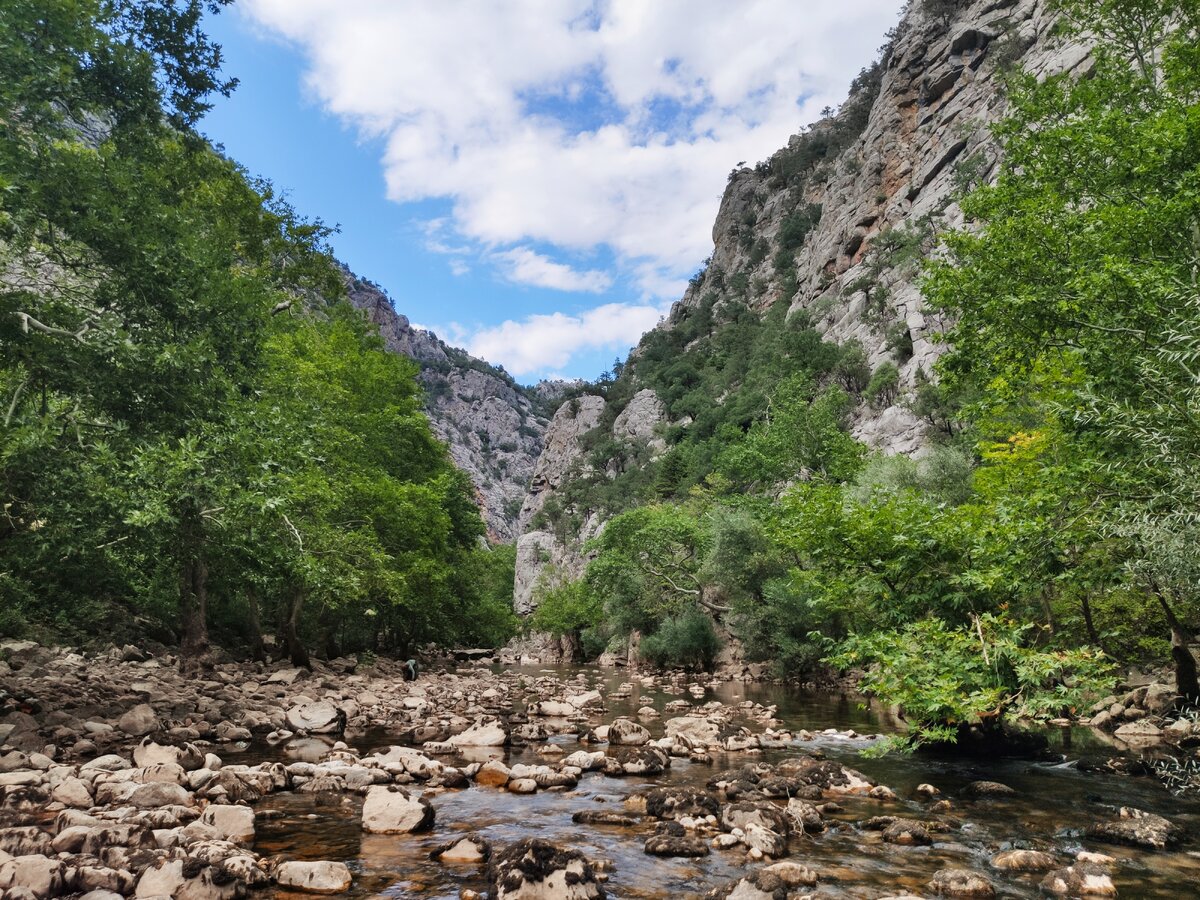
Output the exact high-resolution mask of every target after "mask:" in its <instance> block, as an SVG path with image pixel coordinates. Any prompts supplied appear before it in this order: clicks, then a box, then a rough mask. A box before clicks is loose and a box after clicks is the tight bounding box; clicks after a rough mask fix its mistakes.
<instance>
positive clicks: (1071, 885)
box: [1041, 862, 1117, 897]
mask: <svg viewBox="0 0 1200 900" xmlns="http://www.w3.org/2000/svg"><path fill="white" fill-rule="evenodd" d="M1041 888H1042V893H1043V894H1051V895H1054V896H1060V897H1115V896H1117V887H1116V885H1114V884H1113V880H1112V877H1111V876H1110V875H1109V874H1108V872H1106V871H1105V870H1104V869H1103V868H1102V867H1100V866H1097V865H1092V864H1089V863H1078V862H1077V863H1075V865H1073V866H1068V867H1067V868H1065V869H1058V870H1056V871H1054V872H1051V873H1050V874H1049V875H1047V876H1046V877H1045V878H1043V879H1042V884H1041Z"/></svg>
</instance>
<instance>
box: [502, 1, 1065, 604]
mask: <svg viewBox="0 0 1200 900" xmlns="http://www.w3.org/2000/svg"><path fill="white" fill-rule="evenodd" d="M1053 27H1054V18H1053V15H1052V14H1051V12H1050V11H1049V9H1048V5H1047V2H1046V0H960V2H958V3H957V4H955V3H947V2H936V3H935V2H931V0H914V2H913V3H912V4H911V5H910V6H909V8H908V10H907V12H906V13H905V16H904V19H903V21H902V22H901V23H900V25H899V26H898V27H897V29H896V30H895V32H894V34H893V36H892V38H891V39H890V40H889V43H888V45H887V46H886V47H885V48H884V50H883V52H882V56H881V58H880V59H879V61H878V62H877V63H876V64H875V65H873V66H871V67H868V68H867V69H865V70H864V71H863V73H862V74H861V75H860V76H859V78H858V79H856V81H855V83H854V85H853V86H852V89H851V94H850V96H849V98H848V99H847V101H846V103H845V104H843V106H842V107H841V109H840V110H839V111H838V112H837V113H836V114H833V115H831V116H829V117H827V118H826V119H823V120H822V121H820V122H818V123H816V124H815V125H813V126H812V127H810V128H807V129H805V130H803V131H801V132H800V133H798V134H797V135H795V136H793V137H792V139H791V140H790V141H789V142H788V146H786V147H784V148H782V149H780V150H779V151H778V152H776V153H775V154H773V155H772V156H771V158H770V159H768V160H765V161H764V162H762V163H759V164H758V165H757V166H754V167H743V168H737V169H735V170H734V171H732V172H731V173H730V177H729V183H728V185H727V188H726V190H725V194H724V196H723V199H722V202H721V206H720V210H719V212H718V215H717V219H716V222H715V224H714V226H713V244H714V246H713V252H712V255H711V257H710V259H709V260H707V261H706V263H705V267H704V268H703V269H702V270H701V272H700V273H698V274H697V275H696V277H695V278H693V279H692V282H691V285H690V286H689V288H688V289H687V291H686V292H685V293H684V295H683V297H682V299H680V300H679V301H678V302H677V303H676V304H675V305H674V306H673V307H672V310H671V314H670V315H669V316H668V317H667V319H666V320H665V321H664V322H663V323H661V324H660V325H659V328H661V329H677V328H679V327H681V325H682V324H683V323H684V322H686V321H687V320H688V319H689V317H691V316H694V315H708V312H706V310H707V311H711V310H713V309H717V310H719V309H720V308H721V306H722V304H732V303H741V304H746V305H748V306H749V307H750V308H751V309H753V310H755V311H757V312H759V313H760V314H765V313H766V311H767V310H769V309H771V308H772V307H774V306H776V304H778V303H780V302H781V301H782V302H784V303H786V304H787V308H788V312H789V316H792V315H795V314H802V315H805V316H807V317H808V320H809V321H810V322H811V323H812V325H813V327H815V328H816V329H817V330H818V331H820V332H821V335H822V338H823V340H825V341H828V342H832V343H836V344H838V345H842V346H845V345H847V344H849V343H851V342H857V343H858V344H859V345H861V347H862V350H863V354H864V356H865V359H866V365H867V369H868V372H870V371H878V369H879V367H880V366H881V365H883V364H885V363H891V364H892V365H895V366H896V368H897V370H898V373H897V374H898V378H897V381H898V383H897V384H896V385H895V389H894V390H893V391H890V392H889V393H888V394H886V395H885V396H884V400H883V402H879V398H873V399H874V402H870V403H869V402H867V401H866V400H865V399H860V400H859V403H858V406H857V408H856V409H855V411H854V413H853V431H854V434H855V436H856V437H858V438H859V439H861V440H863V441H864V442H866V443H867V444H869V445H870V446H872V447H874V448H877V449H879V450H882V451H885V452H889V453H910V454H911V453H918V452H920V450H921V449H922V447H923V446H924V445H925V443H926V440H927V433H926V431H927V428H928V427H929V426H928V423H926V422H925V421H922V419H920V418H919V417H918V415H917V414H916V413H915V412H914V411H913V410H912V409H911V408H910V405H911V400H912V397H913V394H914V390H915V388H916V386H917V385H918V384H919V383H920V382H921V381H922V380H923V379H925V378H927V377H931V376H932V374H933V365H934V363H935V361H936V359H937V356H938V355H939V352H940V350H941V346H940V345H939V344H938V343H936V341H935V335H936V334H937V332H938V331H939V329H940V326H941V324H942V323H940V322H939V321H938V319H937V317H936V316H934V315H932V314H931V313H930V312H929V311H927V310H926V309H925V308H924V306H923V303H922V298H921V295H920V290H919V287H918V285H917V275H918V263H919V260H920V259H921V257H923V256H925V255H928V254H929V253H931V252H933V251H934V247H935V245H936V241H935V238H934V235H935V234H936V232H937V231H938V230H939V229H945V228H955V227H959V226H961V225H962V224H963V217H962V213H961V210H960V208H959V205H958V202H957V197H959V196H960V195H961V194H962V193H963V191H964V190H966V189H968V188H970V187H972V186H974V185H977V184H981V183H986V182H987V181H988V180H989V179H990V178H991V177H993V175H994V172H995V170H996V164H997V162H998V150H997V146H996V143H995V141H994V138H993V136H992V133H991V130H990V127H991V125H992V124H993V123H995V122H996V121H997V120H998V119H999V118H1000V117H1001V116H1002V115H1003V114H1004V111H1005V101H1004V95H1003V91H1002V88H1001V82H1002V79H1001V77H1000V76H1001V74H1002V73H1003V71H1004V70H1005V69H1007V68H1009V67H1023V68H1024V69H1026V70H1029V71H1031V72H1034V73H1038V74H1047V73H1050V72H1057V71H1071V70H1076V69H1079V68H1081V67H1085V66H1086V65H1087V64H1088V50H1087V48H1086V47H1080V46H1073V45H1070V44H1066V43H1063V42H1062V41H1060V40H1059V39H1058V38H1057V37H1055V36H1054V35H1053ZM702 307H703V308H704V309H702ZM718 327H719V326H718ZM637 362H638V350H635V351H634V353H633V355H632V356H631V358H630V364H629V365H627V366H626V371H625V373H624V374H623V375H622V378H623V379H625V380H627V381H631V382H632V383H631V384H629V385H627V386H626V388H627V389H626V390H624V391H623V392H622V394H623V396H625V397H632V399H630V400H628V401H627V404H626V405H625V406H624V407H623V408H621V409H615V408H614V406H613V404H612V403H609V404H608V409H607V410H606V409H605V401H604V399H602V398H601V397H599V396H596V397H581V398H578V399H577V400H576V401H573V402H575V403H576V404H577V405H578V409H580V410H585V409H586V410H587V411H588V412H587V413H586V415H585V416H584V419H583V420H582V421H576V420H575V419H573V418H569V417H564V416H563V411H562V409H560V410H559V414H557V415H556V416H555V417H554V419H553V421H552V422H551V425H550V428H549V431H548V433H547V441H546V449H545V450H544V452H543V454H542V457H541V458H540V459H539V460H538V462H537V469H536V473H535V475H534V478H533V481H532V484H531V489H530V493H529V495H528V496H527V497H526V498H525V502H524V505H523V509H522V515H521V519H520V531H521V537H520V538H519V543H518V561H517V582H516V601H517V604H518V608H519V610H520V611H522V612H523V613H524V612H527V611H529V610H532V609H533V608H535V605H536V602H537V596H536V594H537V586H538V584H539V580H540V581H541V582H543V583H545V582H546V581H548V580H550V579H552V578H554V577H559V576H560V575H562V574H566V575H577V574H578V573H579V572H580V571H582V568H583V565H584V558H583V555H582V545H583V541H584V540H585V539H586V537H588V536H590V535H594V534H596V533H597V532H598V530H599V529H600V528H601V527H602V521H601V520H600V518H599V517H598V516H597V515H596V514H595V513H594V512H593V511H591V510H589V509H572V508H570V506H571V503H572V500H571V496H570V494H571V491H570V488H571V486H572V483H573V479H578V478H580V477H581V476H582V475H584V474H585V472H592V473H594V472H595V471H597V470H598V468H605V469H606V471H607V472H608V473H610V477H611V475H612V473H613V472H615V471H618V470H620V468H621V467H622V466H628V465H630V464H634V465H636V464H637V463H638V460H641V461H643V462H644V461H646V460H650V459H653V458H655V456H656V455H657V454H661V453H662V452H663V450H664V449H665V447H666V444H665V443H664V441H663V438H664V436H665V434H666V431H667V429H668V428H670V429H672V430H677V429H680V428H686V427H687V426H688V424H689V421H690V420H688V419H686V418H684V419H681V420H680V421H676V422H667V421H666V418H667V416H666V412H665V410H664V408H663V406H662V404H661V402H660V401H659V398H658V397H657V396H656V395H655V393H654V392H653V391H651V390H648V389H647V386H646V385H645V384H642V383H639V380H638V375H637V371H638V366H637ZM660 387H661V385H660ZM725 399H726V398H725V397H713V398H712V401H713V403H717V404H720V403H723V402H724V401H725ZM564 408H565V407H564ZM589 416H590V417H593V418H594V419H595V424H596V425H599V426H602V427H601V428H599V429H598V430H599V431H603V432H604V434H602V435H600V436H599V437H600V439H599V440H598V439H596V435H595V434H593V435H590V436H588V437H587V439H585V438H584V436H583V435H581V434H580V433H579V432H580V429H581V426H582V424H586V422H588V421H591V418H588V417H589ZM585 446H590V447H598V446H608V447H616V448H619V449H618V450H617V451H615V453H614V456H613V460H612V462H610V463H609V464H608V466H607V467H604V465H603V463H602V462H601V461H598V460H597V458H596V453H595V452H594V451H593V452H591V453H590V454H589V453H585ZM631 447H632V449H630V448H631ZM564 506H565V507H567V508H568V509H567V511H568V513H570V514H569V515H566V516H559V518H558V528H557V529H548V528H547V527H546V525H545V523H544V522H543V521H539V518H540V519H542V520H544V519H545V518H546V517H545V516H544V515H543V516H541V517H539V516H538V513H539V511H542V510H546V509H554V508H561V507H564ZM564 523H566V524H565V525H564Z"/></svg>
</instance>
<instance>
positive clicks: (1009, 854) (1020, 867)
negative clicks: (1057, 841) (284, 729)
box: [992, 850, 1057, 872]
mask: <svg viewBox="0 0 1200 900" xmlns="http://www.w3.org/2000/svg"><path fill="white" fill-rule="evenodd" d="M1055 865H1057V863H1056V862H1055V860H1054V857H1053V856H1052V855H1051V854H1049V853H1043V852H1042V851H1041V850H1006V851H1004V852H1003V853H997V854H996V855H995V856H993V857H992V868H993V869H1001V870H1003V871H1005V872H1045V871H1046V870H1047V869H1053V868H1054V867H1055Z"/></svg>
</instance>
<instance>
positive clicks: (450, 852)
mask: <svg viewBox="0 0 1200 900" xmlns="http://www.w3.org/2000/svg"><path fill="white" fill-rule="evenodd" d="M491 855H492V847H491V844H489V843H488V842H487V841H485V840H484V839H483V838H481V837H480V836H479V835H477V834H468V835H464V836H463V837H460V838H456V839H455V840H453V841H450V842H449V843H446V844H442V845H441V846H440V847H438V848H436V849H435V850H434V851H433V852H432V853H430V854H429V858H430V859H436V860H440V861H441V862H451V863H484V862H487V860H488V857H490V856H491Z"/></svg>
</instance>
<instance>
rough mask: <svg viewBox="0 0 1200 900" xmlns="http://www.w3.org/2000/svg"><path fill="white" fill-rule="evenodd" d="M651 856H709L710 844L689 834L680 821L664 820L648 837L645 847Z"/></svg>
mask: <svg viewBox="0 0 1200 900" xmlns="http://www.w3.org/2000/svg"><path fill="white" fill-rule="evenodd" d="M643 849H644V850H645V851H646V853H648V854H649V855H651V856H708V854H709V849H708V844H706V843H705V842H704V841H702V840H701V839H700V838H698V837H695V836H693V835H689V834H688V833H687V830H686V829H685V828H684V827H683V826H682V825H680V824H679V823H678V822H663V823H662V824H660V825H659V826H658V828H657V829H656V830H655V833H654V834H652V835H650V836H649V837H648V838H646V843H645V845H644V848H643Z"/></svg>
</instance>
